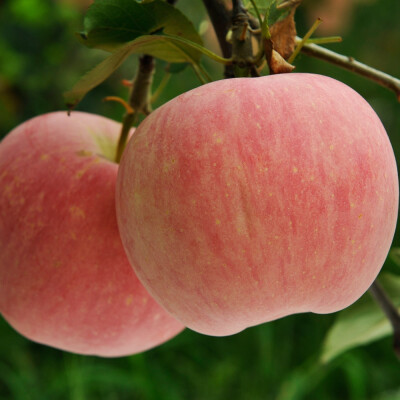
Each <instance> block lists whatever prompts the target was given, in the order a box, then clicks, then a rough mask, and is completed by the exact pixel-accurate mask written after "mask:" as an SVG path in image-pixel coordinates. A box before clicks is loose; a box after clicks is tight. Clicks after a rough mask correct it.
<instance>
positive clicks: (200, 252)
mask: <svg viewBox="0 0 400 400" xmlns="http://www.w3.org/2000/svg"><path fill="white" fill-rule="evenodd" d="M116 203H117V218H118V223H119V228H120V233H121V236H122V241H123V243H124V246H125V249H126V251H127V254H128V258H129V259H130V261H131V264H132V265H133V267H134V268H135V271H136V273H137V275H138V277H139V279H140V280H141V281H142V282H143V284H144V285H145V286H146V287H147V289H148V290H149V291H150V293H151V294H152V295H153V296H154V297H155V298H156V300H158V302H160V304H162V305H163V306H164V307H165V308H166V309H167V310H168V311H169V312H170V313H171V314H173V315H174V316H176V317H177V318H178V319H179V320H180V321H182V322H183V323H184V324H185V325H186V326H188V327H189V328H191V329H193V330H196V331H198V332H202V333H205V334H210V335H229V334H233V333H235V332H238V331H240V330H242V329H244V328H246V327H248V326H252V325H256V324H260V323H262V322H266V321H271V320H274V319H276V318H280V317H283V316H285V315H288V314H293V313H301V312H306V311H312V312H315V313H330V312H334V311H337V310H340V309H343V308H344V307H347V306H349V305H350V304H351V303H353V302H354V301H356V300H357V299H358V298H359V297H360V296H361V295H362V294H363V293H364V292H365V291H366V290H367V289H368V287H369V286H370V285H371V283H372V282H373V281H374V279H375V278H376V276H377V274H378V272H379V270H380V269H381V267H382V264H383V262H384V260H385V257H386V255H387V252H388V250H389V247H390V244H391V241H392V238H393V233H394V230H395V225H396V217H397V209H398V178H397V169H396V162H395V159H394V155H393V151H392V147H391V145H390V142H389V139H388V137H387V135H386V132H385V130H384V128H383V126H382V124H381V122H380V120H379V118H378V117H377V116H376V114H375V112H374V111H373V110H372V108H371V107H370V106H369V105H368V104H367V102H366V101H365V100H364V99H363V98H362V97H361V96H360V95H358V94H357V93H356V92H355V91H353V90H352V89H351V88H349V87H348V86H346V85H344V84H342V83H340V82H338V81H336V80H333V79H331V78H327V77H324V76H319V75H312V74H287V75H276V76H268V77H262V78H241V79H231V80H224V81H219V82H214V83H210V84H208V85H204V86H201V87H199V88H197V89H195V90H192V91H190V92H188V93H185V94H183V95H181V96H179V97H177V98H175V99H173V100H172V101H170V102H169V103H167V104H165V105H164V106H162V107H160V108H159V109H157V110H156V111H154V112H153V113H152V114H151V115H150V116H149V117H147V118H146V119H145V120H144V121H143V123H142V124H141V125H140V126H139V127H138V129H137V131H136V133H135V136H134V137H133V139H132V140H131V142H130V143H129V144H128V147H127V149H126V150H125V153H124V156H123V159H122V162H121V165H120V170H119V176H118V180H117V198H116Z"/></svg>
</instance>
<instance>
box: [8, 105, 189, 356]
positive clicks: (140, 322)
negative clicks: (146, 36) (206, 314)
mask: <svg viewBox="0 0 400 400" xmlns="http://www.w3.org/2000/svg"><path fill="white" fill-rule="evenodd" d="M118 135H119V124H117V123H116V122H114V121H111V120H109V119H106V118H103V117H100V116H97V115H91V114H86V113H79V112H74V113H73V114H72V116H71V117H68V116H67V114H66V113H65V112H58V113H50V114H47V115H41V116H39V117H37V118H34V119H32V120H30V121H28V122H25V123H24V124H22V125H20V126H19V127H17V128H16V129H15V130H13V131H12V132H11V133H10V134H9V135H8V136H6V138H5V139H4V140H3V141H2V142H1V144H0V311H1V314H2V315H3V316H4V318H5V319H6V320H7V321H8V322H9V323H10V324H11V325H12V326H13V327H14V328H15V329H16V330H17V331H18V332H20V333H21V334H23V335H25V336H26V337H28V338H30V339H32V340H34V341H37V342H40V343H44V344H47V345H50V346H54V347H57V348H60V349H64V350H68V351H71V352H75V353H82V354H95V355H100V356H122V355H127V354H133V353H137V352H141V351H144V350H147V349H149V348H151V347H154V346H156V345H158V344H160V343H162V342H165V341H166V340H168V339H170V338H171V337H173V336H174V335H176V334H177V333H178V332H180V331H181V330H182V328H183V327H182V325H181V324H180V323H178V322H177V321H176V320H175V319H173V318H172V317H171V316H170V315H168V314H167V313H166V312H165V311H164V310H163V309H162V308H161V307H160V306H159V305H157V304H156V303H155V301H154V300H153V299H152V298H151V297H150V296H149V294H148V292H147V291H146V290H145V289H144V287H143V286H142V285H141V284H140V282H139V281H138V279H137V277H136V276H135V274H134V272H133V270H132V268H131V267H130V265H129V262H128V260H127V258H126V255H125V252H124V249H123V247H122V243H121V240H120V237H119V233H118V228H117V221H116V216H115V183H116V178H117V171H118V164H116V163H114V162H113V161H112V159H113V157H114V154H115V148H116V142H117V140H118Z"/></svg>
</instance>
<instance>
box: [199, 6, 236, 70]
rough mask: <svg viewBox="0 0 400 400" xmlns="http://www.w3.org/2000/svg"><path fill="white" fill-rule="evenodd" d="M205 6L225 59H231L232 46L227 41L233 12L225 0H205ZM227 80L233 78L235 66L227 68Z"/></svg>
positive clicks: (227, 66)
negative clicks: (227, 6)
mask: <svg viewBox="0 0 400 400" xmlns="http://www.w3.org/2000/svg"><path fill="white" fill-rule="evenodd" d="M203 4H204V6H205V8H206V10H207V13H208V15H209V17H210V20H211V23H212V25H213V28H214V31H215V34H216V35H217V39H218V43H219V47H220V48H221V52H222V55H223V57H225V58H231V56H232V45H231V44H230V43H229V42H228V41H227V40H226V36H227V34H228V32H229V29H230V27H231V23H232V21H231V18H232V15H231V12H230V11H229V10H228V9H227V8H226V5H225V3H224V1H223V0H203ZM224 75H225V78H232V77H233V66H232V65H226V66H225V73H224Z"/></svg>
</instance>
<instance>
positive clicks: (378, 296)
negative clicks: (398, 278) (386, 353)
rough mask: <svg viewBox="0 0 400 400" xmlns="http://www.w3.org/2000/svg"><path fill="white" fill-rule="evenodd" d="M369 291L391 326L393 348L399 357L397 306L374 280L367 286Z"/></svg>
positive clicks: (399, 342) (399, 329) (399, 340)
mask: <svg viewBox="0 0 400 400" xmlns="http://www.w3.org/2000/svg"><path fill="white" fill-rule="evenodd" d="M369 292H370V294H371V295H372V297H373V298H374V300H375V301H376V303H377V304H378V305H379V306H380V307H381V308H382V310H383V312H384V313H385V315H386V316H387V318H388V320H389V321H390V323H391V325H392V328H393V349H394V352H395V353H396V355H397V357H398V358H399V359H400V315H399V312H398V311H397V308H396V307H395V306H394V304H393V303H392V302H391V301H390V299H389V297H388V296H387V295H386V293H385V292H384V290H383V289H382V287H381V286H380V285H379V283H378V282H377V281H375V282H374V283H373V284H372V285H371V287H370V288H369Z"/></svg>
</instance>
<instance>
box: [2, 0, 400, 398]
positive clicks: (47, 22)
mask: <svg viewBox="0 0 400 400" xmlns="http://www.w3.org/2000/svg"><path fill="white" fill-rule="evenodd" d="M305 3H306V4H305V5H304V7H301V8H300V9H299V10H298V13H297V28H298V32H299V34H300V35H304V34H305V32H306V31H307V29H308V27H309V26H310V21H309V19H308V18H307V14H306V13H307V11H308V10H310V9H311V8H312V7H314V6H315V5H316V4H317V3H318V1H314V2H313V1H307V0H305ZM356 3H357V4H356V5H355V10H354V11H355V12H354V13H353V19H352V21H351V24H350V27H349V29H347V30H346V31H345V32H344V33H343V38H344V41H343V43H340V44H334V45H330V46H329V47H330V48H331V49H333V50H335V51H337V52H339V53H342V54H346V55H351V56H353V57H355V58H356V59H358V60H360V61H362V62H365V63H366V64H369V65H371V66H374V67H376V68H378V69H380V70H383V71H385V72H387V73H389V74H391V75H394V76H397V77H400V63H399V61H400V25H399V21H400V2H399V1H398V0H378V1H375V2H374V1H368V2H363V4H361V3H359V2H356ZM364 3H365V4H364ZM177 6H178V7H179V8H180V9H182V10H183V11H184V12H185V13H186V15H187V16H188V17H189V18H190V19H191V20H192V21H193V22H194V24H195V26H196V27H199V26H202V27H204V26H205V25H204V22H203V23H202V21H204V19H205V10H204V8H203V6H202V3H201V2H200V1H199V0H190V1H188V0H179V1H178V5H177ZM82 20H83V10H82V9H81V10H78V9H77V8H74V7H72V6H69V5H66V4H65V3H62V2H61V1H57V0H5V1H4V0H3V2H0V137H2V136H4V135H5V134H6V133H7V132H8V131H10V130H11V129H12V128H13V127H14V126H16V125H18V124H19V123H21V122H23V121H25V120H26V119H28V118H31V117H34V116H36V115H38V114H42V113H46V112H51V111H55V110H60V109H65V107H64V104H63V99H62V93H63V92H64V91H66V90H69V89H70V88H71V87H72V86H73V84H74V83H75V82H76V81H77V80H78V78H79V77H80V76H81V75H82V74H83V73H84V72H85V71H87V70H88V69H89V68H91V67H92V66H94V65H95V64H96V63H97V62H99V61H100V60H102V59H103V58H104V53H103V52H101V51H96V50H87V49H86V48H84V47H83V46H81V45H80V44H79V43H78V42H77V41H76V40H75V37H74V32H75V31H78V30H79V29H80V28H81V27H82ZM136 63H137V60H136V59H135V57H132V58H130V59H129V60H128V62H126V63H125V64H124V65H123V67H122V68H121V69H120V70H118V72H117V73H115V74H114V75H113V76H112V77H111V78H110V79H109V80H107V81H106V82H105V83H104V84H103V85H101V86H100V87H98V88H96V89H95V90H93V91H92V92H91V93H89V94H88V95H87V97H86V98H85V99H84V101H83V102H82V103H81V104H80V105H79V107H78V109H79V110H83V111H88V112H94V113H97V114H102V115H105V116H108V117H110V118H113V119H116V120H121V117H122V114H123V110H122V108H121V106H120V105H118V104H116V103H106V102H103V101H102V98H103V97H105V96H108V95H119V96H122V97H125V98H126V96H127V90H126V89H125V88H123V87H122V85H121V84H120V81H121V79H123V78H127V79H130V78H131V77H132V76H133V75H134V71H135V68H136ZM204 64H205V66H206V68H207V69H208V71H209V72H210V73H211V74H212V76H213V77H214V78H215V79H220V77H221V73H222V69H221V67H220V66H218V65H216V64H215V63H214V62H211V61H210V62H208V61H205V63H204ZM164 67H165V64H163V63H158V70H157V74H156V76H155V87H156V86H157V83H159V82H160V80H161V78H162V75H163V73H164V71H163V68H164ZM296 68H297V69H296V71H299V72H300V71H307V72H315V73H320V74H325V75H328V76H332V77H334V78H337V79H339V80H341V81H343V82H345V83H347V84H348V85H350V86H351V87H353V88H354V89H355V90H357V91H358V92H359V93H360V94H361V95H363V96H364V97H365V98H366V99H367V100H368V102H369V103H370V104H371V105H372V107H373V108H374V109H375V110H376V112H377V113H378V115H379V116H380V118H381V119H382V122H383V124H384V125H385V127H386V130H387V132H388V134H389V136H390V139H391V141H392V144H393V147H394V150H395V153H396V157H397V159H398V160H400V139H399V137H400V112H399V110H400V105H399V103H398V102H396V98H395V95H394V94H393V93H392V92H390V91H388V90H387V89H384V88H382V87H380V86H378V85H377V84H375V83H373V82H369V81H367V80H365V79H363V78H361V77H358V76H356V75H354V74H351V73H349V72H347V71H343V70H341V69H338V68H337V67H335V66H332V65H329V64H326V63H324V62H322V61H317V60H315V59H311V58H307V57H306V56H300V57H299V58H298V60H296ZM199 84H200V83H199V82H198V80H197V78H196V76H195V75H194V73H193V72H192V71H191V70H190V69H186V70H185V71H184V72H182V73H180V74H176V75H174V76H173V78H172V79H171V81H170V82H169V84H168V86H167V88H166V90H165V91H164V92H163V94H162V96H161V97H160V98H159V100H158V101H157V103H156V104H155V107H156V106H158V105H160V104H162V103H164V102H165V101H167V100H168V99H171V98H173V97H175V96H176V95H178V94H180V93H182V92H183V91H186V90H189V89H191V88H193V87H196V86H198V85H199ZM399 239H400V237H399V234H396V237H395V245H397V246H398V245H399V243H400V242H399ZM336 317H337V314H336V315H335V314H334V315H325V316H319V315H313V314H303V315H295V316H290V317H286V318H284V319H282V320H278V321H275V322H271V323H268V324H264V325H261V326H258V327H254V328H250V329H247V330H246V331H244V332H242V333H239V334H237V335H234V336H231V337H226V338H213V337H207V336H203V335H200V334H197V333H194V332H191V331H189V330H186V331H184V332H183V333H181V334H180V335H178V336H177V337H176V338H174V339H173V340H171V341H170V342H168V343H166V344H164V345H163V346H160V347H159V348H156V349H153V350H150V351H148V352H145V353H143V354H138V355H134V356H131V357H124V358H119V359H102V358H97V357H87V356H78V355H74V354H68V353H65V352H62V351H59V350H55V349H51V348H48V347H45V346H42V345H39V344H35V343H33V342H30V341H28V340H26V339H25V338H23V337H22V336H20V335H19V334H17V333H16V332H15V331H14V330H13V329H11V328H10V327H9V326H8V324H7V323H6V322H5V321H4V320H3V319H0V400H14V399H15V400H47V399H49V400H57V399H68V400H83V399H90V400H91V399H101V400H103V399H104V400H123V399H144V400H147V399H171V400H172V399H193V400H197V399H199V400H203V399H204V400H212V399H232V400H233V399H243V400H247V399H249V400H257V399H279V400H283V399H285V400H295V399H321V400H323V399H352V400H353V399H354V400H365V399H374V400H397V399H400V363H399V361H398V360H397V359H396V357H395V355H394V353H393V351H392V348H391V340H392V339H391V338H390V337H388V338H386V339H383V340H380V341H378V342H375V343H372V344H369V345H367V346H363V347H359V348H356V349H353V350H350V351H348V352H346V353H344V354H342V355H341V356H339V357H337V358H336V359H335V360H333V361H332V362H331V363H329V364H327V365H321V364H319V363H318V357H319V353H320V351H321V345H322V342H323V339H324V336H325V335H326V333H327V331H328V330H329V328H330V327H331V326H332V324H333V323H334V321H335V318H336ZM349 334H351V333H349Z"/></svg>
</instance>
